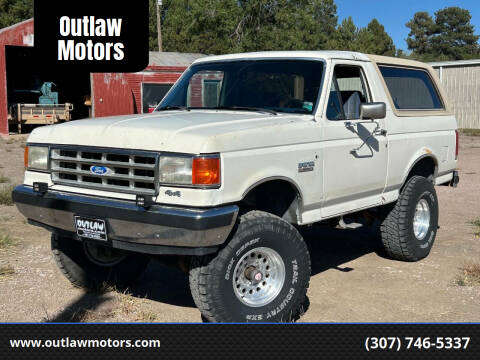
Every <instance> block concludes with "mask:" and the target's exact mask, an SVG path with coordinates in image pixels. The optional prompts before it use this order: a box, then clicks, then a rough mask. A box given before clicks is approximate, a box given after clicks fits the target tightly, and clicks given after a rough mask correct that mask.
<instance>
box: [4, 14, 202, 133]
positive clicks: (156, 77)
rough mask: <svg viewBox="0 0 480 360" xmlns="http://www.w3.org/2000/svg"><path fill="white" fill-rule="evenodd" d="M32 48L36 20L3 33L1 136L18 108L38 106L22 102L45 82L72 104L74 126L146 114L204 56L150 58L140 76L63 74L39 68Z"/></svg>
mask: <svg viewBox="0 0 480 360" xmlns="http://www.w3.org/2000/svg"><path fill="white" fill-rule="evenodd" d="M33 45H34V35H33V19H30V20H26V21H24V22H21V23H18V24H15V25H13V26H10V27H7V28H4V29H0V134H8V132H9V126H8V119H9V113H10V112H11V109H12V108H14V107H15V105H16V104H17V103H19V102H25V103H26V102H28V103H32V101H34V100H35V98H33V99H29V100H30V101H21V100H19V99H18V98H19V97H21V96H27V95H26V94H27V93H28V91H29V89H30V90H31V89H34V88H36V87H38V86H39V84H41V83H42V82H46V81H48V82H53V83H55V84H56V87H57V88H56V89H55V91H58V96H59V100H58V101H59V103H70V104H73V110H72V113H71V120H76V119H82V118H86V117H101V116H112V115H124V114H137V113H147V112H149V111H151V110H152V109H153V108H154V106H155V105H156V104H157V103H158V102H159V101H160V100H161V98H162V97H163V95H165V93H166V92H167V91H168V90H169V89H170V87H171V86H172V85H173V83H174V82H175V81H176V80H177V79H178V78H179V77H180V75H181V74H182V73H183V71H184V70H185V69H186V68H187V67H188V66H189V65H190V64H191V63H192V62H193V61H194V60H195V59H197V58H200V57H202V56H204V55H202V54H184V53H169V52H161V53H160V52H150V54H149V65H148V67H147V68H146V69H144V70H143V71H141V72H137V73H92V74H90V73H75V72H69V73H68V74H60V73H58V72H51V71H50V70H48V69H42V68H40V67H39V66H38V65H37V62H36V61H35V55H34V53H33ZM28 96H31V97H32V96H33V95H32V94H30V95H28ZM37 96H38V95H37ZM10 130H13V131H16V127H15V128H11V129H10Z"/></svg>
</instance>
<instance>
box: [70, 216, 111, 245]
mask: <svg viewBox="0 0 480 360" xmlns="http://www.w3.org/2000/svg"><path fill="white" fill-rule="evenodd" d="M75 227H76V228H77V235H78V236H80V237H84V238H88V239H94V240H100V241H107V226H106V223H105V220H102V219H92V218H87V217H83V216H75Z"/></svg>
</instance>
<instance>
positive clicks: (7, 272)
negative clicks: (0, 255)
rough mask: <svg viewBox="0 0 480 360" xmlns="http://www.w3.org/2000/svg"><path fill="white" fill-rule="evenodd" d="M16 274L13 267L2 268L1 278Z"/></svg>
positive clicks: (0, 271) (0, 270)
mask: <svg viewBox="0 0 480 360" xmlns="http://www.w3.org/2000/svg"><path fill="white" fill-rule="evenodd" d="M13 274H15V270H14V269H13V267H12V266H11V265H5V266H3V265H2V266H0V278H3V277H7V276H9V275H13Z"/></svg>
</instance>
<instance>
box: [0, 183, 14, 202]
mask: <svg viewBox="0 0 480 360" xmlns="http://www.w3.org/2000/svg"><path fill="white" fill-rule="evenodd" d="M13 188H14V186H13V185H11V186H3V187H0V205H7V206H11V205H13V200H12V191H13Z"/></svg>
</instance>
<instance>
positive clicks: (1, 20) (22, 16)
mask: <svg viewBox="0 0 480 360" xmlns="http://www.w3.org/2000/svg"><path fill="white" fill-rule="evenodd" d="M31 17H33V0H0V29H1V28H4V27H7V26H10V25H14V24H16V23H19V22H21V21H24V20H27V19H29V18H31Z"/></svg>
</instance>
